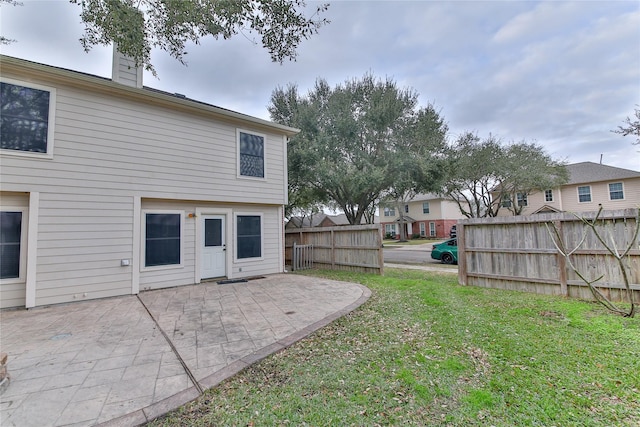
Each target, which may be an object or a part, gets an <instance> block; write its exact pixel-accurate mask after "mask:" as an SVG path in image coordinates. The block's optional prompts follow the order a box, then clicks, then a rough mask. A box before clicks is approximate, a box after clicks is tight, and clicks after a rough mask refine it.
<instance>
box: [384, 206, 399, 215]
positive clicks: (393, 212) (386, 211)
mask: <svg viewBox="0 0 640 427" xmlns="http://www.w3.org/2000/svg"><path fill="white" fill-rule="evenodd" d="M384 216H396V208H389V207H386V208H384Z"/></svg>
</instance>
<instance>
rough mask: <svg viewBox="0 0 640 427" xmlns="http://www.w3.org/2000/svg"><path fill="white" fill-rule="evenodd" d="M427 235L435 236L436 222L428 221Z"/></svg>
mask: <svg viewBox="0 0 640 427" xmlns="http://www.w3.org/2000/svg"><path fill="white" fill-rule="evenodd" d="M429 236H431V237H435V236H436V223H435V222H429Z"/></svg>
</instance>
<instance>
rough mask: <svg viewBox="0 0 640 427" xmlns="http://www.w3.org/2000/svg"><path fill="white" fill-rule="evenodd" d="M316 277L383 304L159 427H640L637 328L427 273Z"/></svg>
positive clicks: (589, 309)
mask: <svg viewBox="0 0 640 427" xmlns="http://www.w3.org/2000/svg"><path fill="white" fill-rule="evenodd" d="M307 274H311V275H322V276H323V277H330V278H335V279H338V280H345V281H352V282H359V283H362V284H364V285H366V286H368V287H369V288H370V289H371V290H372V291H373V294H372V296H371V299H370V300H369V301H368V302H367V303H365V304H364V305H363V306H362V307H360V308H359V309H358V310H356V311H355V312H353V313H351V314H350V315H348V316H346V317H343V318H341V319H339V320H337V321H336V322H334V323H333V324H331V325H329V326H327V327H325V328H323V329H321V330H320V331H318V332H316V333H315V334H314V335H312V336H311V337H309V338H308V339H306V340H303V341H301V342H299V343H297V344H295V345H293V346H292V347H290V348H288V349H286V350H284V351H282V352H280V353H278V354H275V355H273V356H271V357H269V358H267V359H265V360H263V361H262V362H260V363H258V364H256V365H253V366H251V367H249V368H248V369H247V370H245V371H243V372H242V373H240V374H239V375H237V376H236V377H234V378H232V379H231V380H229V381H227V382H225V383H223V384H221V385H220V386H219V387H216V388H214V389H211V390H209V391H207V392H206V393H205V395H204V396H202V397H201V398H199V399H198V400H197V401H195V402H193V403H191V404H188V405H186V406H185V407H183V408H180V409H179V410H177V411H174V412H172V413H170V414H168V415H167V416H165V417H164V418H162V419H158V420H156V421H154V422H153V423H151V425H154V426H156V425H157V426H160V425H189V426H191V425H202V426H205V425H206V426H208V425H215V426H272V425H282V426H285V425H292V426H303V425H304V426H347V425H353V426H377V425H418V426H425V425H428V426H431V425H433V426H469V425H476V426H638V425H640V319H638V318H635V319H627V318H622V317H618V316H615V315H612V314H609V313H608V312H606V311H604V310H603V309H602V308H600V306H599V305H596V304H594V303H588V302H581V301H574V300H567V299H563V298H559V297H545V296H539V295H533V294H526V293H518V292H508V291H500V290H490V289H482V288H474V287H463V286H459V285H457V284H456V281H455V280H456V278H455V276H454V277H451V276H450V275H437V274H434V273H428V272H421V271H410V270H393V269H387V270H385V276H384V277H381V276H375V275H364V274H353V273H343V272H328V271H322V272H318V271H315V272H311V273H307Z"/></svg>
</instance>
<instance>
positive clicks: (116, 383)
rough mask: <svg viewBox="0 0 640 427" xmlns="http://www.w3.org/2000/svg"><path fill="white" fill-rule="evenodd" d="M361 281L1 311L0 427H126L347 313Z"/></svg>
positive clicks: (201, 288) (305, 280)
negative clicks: (3, 376) (1, 375)
mask: <svg viewBox="0 0 640 427" xmlns="http://www.w3.org/2000/svg"><path fill="white" fill-rule="evenodd" d="M370 294H371V293H370V291H369V290H368V289H367V288H366V287H364V286H361V285H358V284H354V283H347V282H337V281H333V280H326V279H321V278H315V277H306V276H298V275H294V274H277V275H270V276H266V277H264V278H260V279H255V280H250V281H248V282H246V283H232V284H223V285H218V284H217V283H215V282H208V283H202V284H199V285H192V286H180V287H175V288H168V289H161V290H155V291H146V292H143V293H141V294H140V295H137V296H136V295H129V296H122V297H115V298H106V299H101V300H92V301H83V302H77V303H70V304H64V305H56V306H50V307H43V308H35V309H31V310H4V311H1V312H0V346H1V349H2V351H3V352H6V353H8V355H9V361H8V370H9V373H10V375H11V381H10V383H9V386H8V387H6V388H5V389H4V391H3V392H2V394H1V395H0V425H2V426H21V427H22V426H39V427H40V426H76V425H77V426H87V425H103V426H120V425H122V426H132V425H139V424H142V423H144V422H146V421H148V420H151V419H153V418H156V417H158V416H160V415H162V414H164V413H166V412H168V411H170V410H172V409H175V408H177V407H179V406H180V405H182V404H184V403H186V402H188V401H190V400H193V399H195V398H196V397H197V396H199V395H200V394H201V393H202V391H203V390H206V389H207V388H210V387H214V386H216V385H217V384H219V383H220V382H221V381H224V380H225V379H227V378H229V377H231V376H233V375H235V374H236V373H237V372H239V371H240V370H242V369H244V368H245V367H247V366H249V365H250V364H252V363H255V362H256V361H259V360H261V359H262V358H264V357H266V356H268V355H269V354H272V353H274V352H277V351H279V350H281V349H283V348H285V347H287V346H289V345H291V344H293V343H295V342H296V341H298V340H300V339H302V338H304V337H306V336H308V335H309V334H311V333H313V332H314V331H316V330H318V329H319V328H321V327H323V326H325V325H327V324H329V323H330V322H332V321H333V320H335V319H337V318H339V317H341V316H343V315H345V314H347V313H349V312H350V311H353V310H354V309H355V308H357V307H358V306H360V305H361V304H363V303H364V302H365V301H366V300H367V299H368V298H369V296H370Z"/></svg>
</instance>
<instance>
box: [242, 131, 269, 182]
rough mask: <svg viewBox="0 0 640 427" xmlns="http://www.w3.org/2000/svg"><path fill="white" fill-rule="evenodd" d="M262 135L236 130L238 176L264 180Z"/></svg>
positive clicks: (263, 139)
mask: <svg viewBox="0 0 640 427" xmlns="http://www.w3.org/2000/svg"><path fill="white" fill-rule="evenodd" d="M264 141H265V138H264V135H259V134H255V133H251V132H247V131H242V130H238V175H239V176H243V177H251V178H264V177H265V175H264V171H265V157H264V148H265V147H264Z"/></svg>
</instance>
